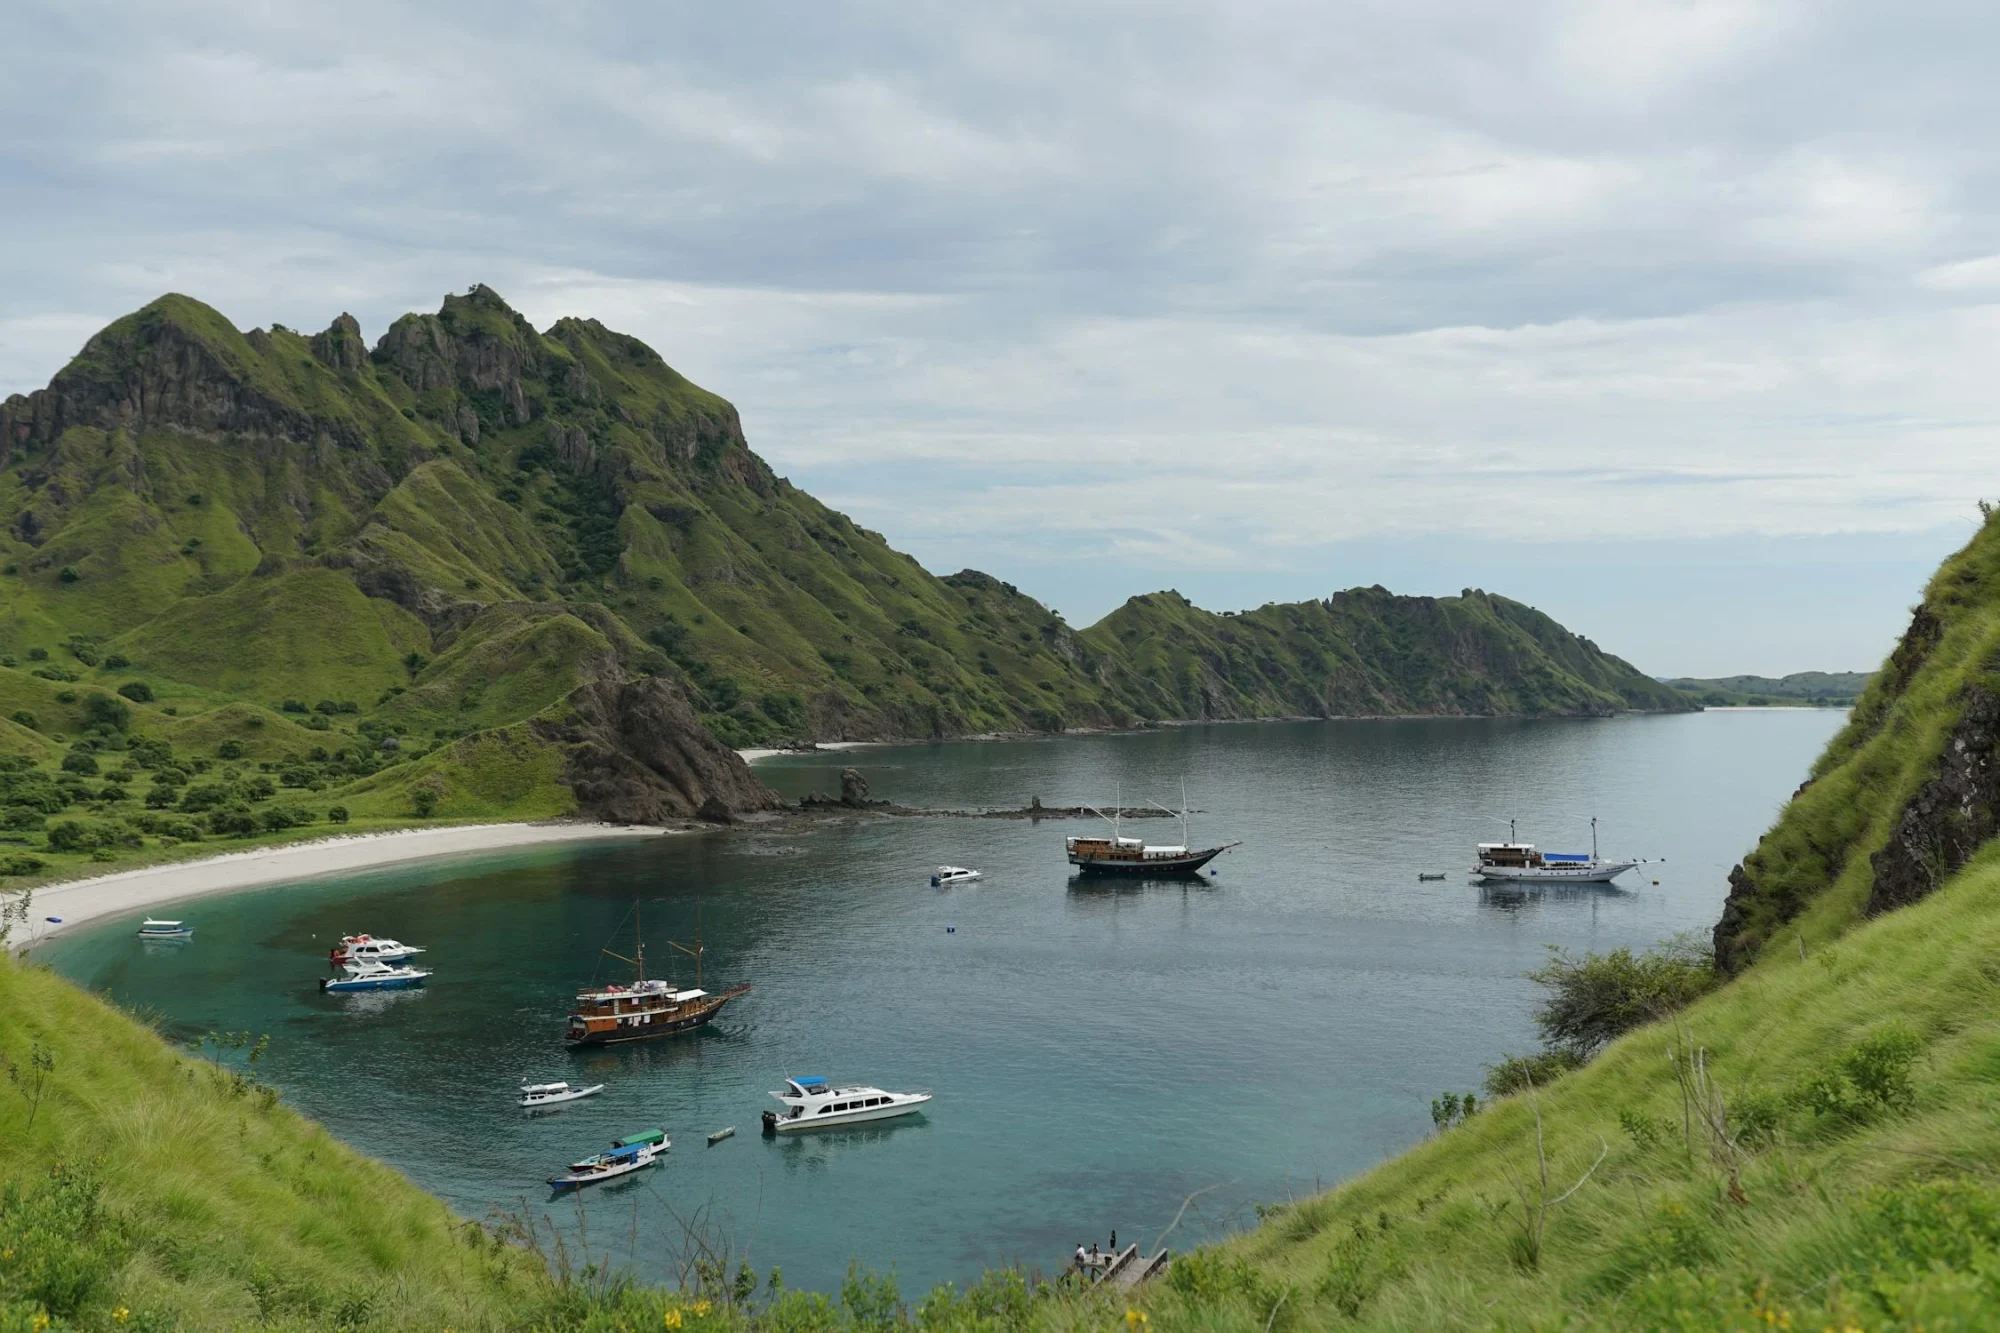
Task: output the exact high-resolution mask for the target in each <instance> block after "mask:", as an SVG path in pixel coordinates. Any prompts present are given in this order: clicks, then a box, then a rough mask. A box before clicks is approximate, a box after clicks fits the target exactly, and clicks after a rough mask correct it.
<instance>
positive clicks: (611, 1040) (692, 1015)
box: [563, 986, 750, 1048]
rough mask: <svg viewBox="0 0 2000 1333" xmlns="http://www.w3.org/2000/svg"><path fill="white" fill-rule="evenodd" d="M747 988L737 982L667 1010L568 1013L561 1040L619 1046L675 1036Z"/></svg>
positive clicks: (703, 1023)
mask: <svg viewBox="0 0 2000 1333" xmlns="http://www.w3.org/2000/svg"><path fill="white" fill-rule="evenodd" d="M749 989H750V988H749V987H748V986H737V987H734V988H733V989H730V990H726V991H723V992H722V993H721V994H719V995H708V996H704V997H702V998H701V999H699V1000H697V1001H695V1002H694V1003H692V1004H685V1005H682V1006H680V1008H679V1009H677V1010H676V1011H674V1012H673V1013H668V1014H649V1013H637V1014H620V1015H617V1016H616V1017H595V1016H593V1017H590V1018H581V1017H579V1016H578V1015H575V1014H572V1015H570V1023H569V1028H568V1030H567V1031H566V1032H565V1034H564V1036H563V1044H564V1045H565V1046H569V1047H572V1048H574V1047H580V1046H622V1045H624V1044H625V1043H626V1042H632V1041H654V1040H657V1039H658V1038H661V1037H677V1036H679V1035H680V1034H681V1033H683V1032H692V1031H694V1030H695V1029H696V1028H699V1027H706V1026H708V1024H709V1023H710V1022H712V1021H713V1020H714V1018H715V1016H716V1015H717V1014H719V1013H721V1012H722V1006H724V1005H725V1004H728V1003H729V1002H730V1001H731V1000H733V999H735V998H736V997H737V996H739V995H742V994H745V993H746V992H748V991H749ZM642 1020H643V1021H642Z"/></svg>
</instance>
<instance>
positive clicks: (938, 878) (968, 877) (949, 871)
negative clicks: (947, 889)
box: [931, 866, 982, 889]
mask: <svg viewBox="0 0 2000 1333" xmlns="http://www.w3.org/2000/svg"><path fill="white" fill-rule="evenodd" d="M980 878H982V876H981V875H980V873H979V872H978V871H977V870H967V869H966V868H965V867H964V866H939V867H938V868H937V869H936V870H933V871H931V887H932V888H934V889H935V888H939V887H942V886H943V885H946V884H969V883H971V882H972V881H973V880H975V879H980Z"/></svg>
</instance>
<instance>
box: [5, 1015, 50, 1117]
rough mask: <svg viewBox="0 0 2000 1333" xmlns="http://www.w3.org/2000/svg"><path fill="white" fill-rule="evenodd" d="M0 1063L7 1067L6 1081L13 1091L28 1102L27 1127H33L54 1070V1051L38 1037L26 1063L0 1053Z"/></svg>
mask: <svg viewBox="0 0 2000 1333" xmlns="http://www.w3.org/2000/svg"><path fill="white" fill-rule="evenodd" d="M0 1065H5V1066H6V1067H7V1081H8V1082H9V1083H11V1084H13V1085H14V1091H16V1092H18V1093H20V1094H21V1098H22V1100H24V1101H26V1102H27V1103H28V1128H29V1129H33V1128H34V1127H35V1116H36V1115H37V1114H39V1113H40V1112H41V1109H42V1095H43V1094H44V1093H46V1092H47V1091H48V1087H49V1079H50V1077H51V1076H52V1075H54V1073H55V1072H56V1057H55V1052H53V1051H51V1050H50V1049H49V1048H48V1047H47V1046H46V1045H44V1044H43V1042H42V1039H41V1038H40V1037H37V1038H35V1044H34V1047H33V1049H32V1050H30V1051H29V1053H28V1063H27V1064H26V1065H21V1064H18V1063H16V1062H15V1061H12V1060H9V1059H8V1058H7V1057H6V1055H4V1054H0Z"/></svg>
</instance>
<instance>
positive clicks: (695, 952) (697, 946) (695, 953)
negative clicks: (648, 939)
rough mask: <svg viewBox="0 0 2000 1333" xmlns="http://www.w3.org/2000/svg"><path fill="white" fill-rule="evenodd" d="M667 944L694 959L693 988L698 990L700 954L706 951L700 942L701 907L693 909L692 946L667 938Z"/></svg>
mask: <svg viewBox="0 0 2000 1333" xmlns="http://www.w3.org/2000/svg"><path fill="white" fill-rule="evenodd" d="M667 944H668V946H669V947H670V948H675V949H679V950H680V951H681V952H682V953H684V954H686V955H687V956H688V957H690V958H692V959H694V988H695V989H696V990H700V989H701V956H702V954H704V953H706V952H707V950H706V949H704V948H703V947H702V943H701V908H699V907H697V908H695V909H694V948H692V949H690V948H688V947H687V945H685V944H682V943H680V942H679V941H677V940H668V941H667Z"/></svg>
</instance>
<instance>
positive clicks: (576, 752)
mask: <svg viewBox="0 0 2000 1333" xmlns="http://www.w3.org/2000/svg"><path fill="white" fill-rule="evenodd" d="M588 674H589V677H590V679H589V680H588V682H587V683H586V684H585V685H584V686H582V687H581V688H580V689H578V690H577V691H576V693H574V694H572V695H571V696H570V698H569V701H568V702H569V708H570V711H569V715H568V716H567V717H565V718H564V719H562V720H561V721H560V722H545V723H541V724H538V725H539V726H540V728H541V730H542V733H543V734H544V735H545V736H547V737H548V738H549V739H552V740H555V741H558V742H560V743H561V744H563V745H566V746H568V747H569V754H570V759H569V771H568V774H567V775H566V777H565V781H567V782H568V784H569V786H570V789H571V790H572V791H574V792H575V793H576V802H577V808H578V812H579V813H580V814H582V815H584V816H586V817H588V818H594V819H603V820H608V821H610V822H612V823H617V824H660V823H666V822H668V821H670V820H677V819H706V820H710V821H713V822H719V823H720V822H728V821H729V820H730V819H731V818H732V817H733V816H734V815H736V814H738V813H744V812H748V811H753V810H768V809H773V808H775V807H776V806H777V805H778V804H779V803H780V802H779V800H778V797H777V795H776V793H774V792H772V791H771V789H770V788H768V787H766V786H765V785H764V784H763V783H761V782H759V781H758V780H757V779H756V777H755V776H754V775H752V773H751V772H750V766H749V765H748V764H746V763H744V762H743V759H742V757H741V756H740V755H738V754H737V753H736V752H735V751H734V750H732V749H730V748H729V747H728V746H726V745H723V744H722V743H721V742H720V741H718V740H716V739H715V737H714V736H712V735H710V734H709V732H708V730H707V728H705V727H703V726H702V725H701V719H700V718H699V717H697V716H696V714H695V711H694V707H693V704H692V703H691V702H690V701H689V698H688V694H687V691H686V689H685V688H684V687H683V686H681V685H680V684H679V683H678V682H675V681H672V680H668V679H665V678H663V677H659V676H653V677H648V678H645V679H641V680H621V679H620V673H619V671H618V669H617V665H616V663H615V662H613V661H609V660H599V661H598V662H595V663H593V664H591V669H590V671H589V673H588Z"/></svg>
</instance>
